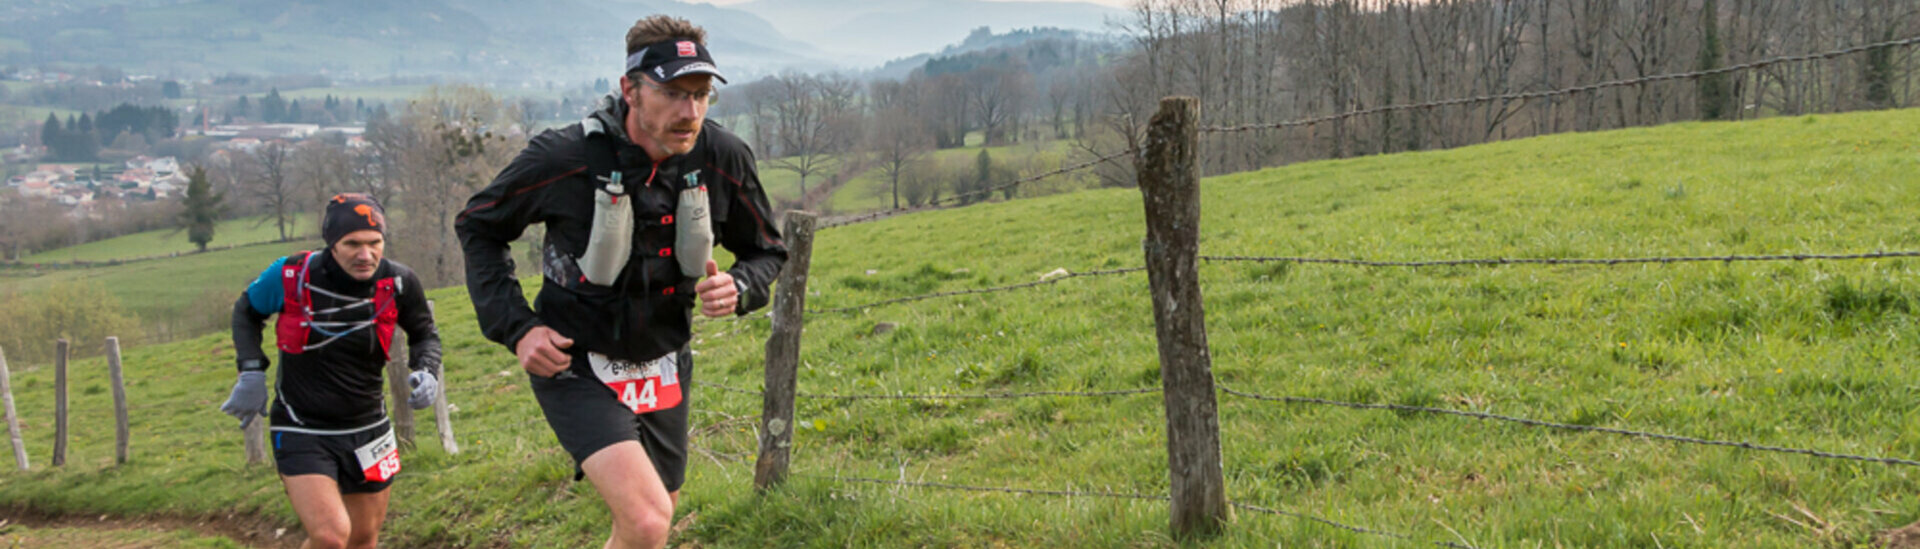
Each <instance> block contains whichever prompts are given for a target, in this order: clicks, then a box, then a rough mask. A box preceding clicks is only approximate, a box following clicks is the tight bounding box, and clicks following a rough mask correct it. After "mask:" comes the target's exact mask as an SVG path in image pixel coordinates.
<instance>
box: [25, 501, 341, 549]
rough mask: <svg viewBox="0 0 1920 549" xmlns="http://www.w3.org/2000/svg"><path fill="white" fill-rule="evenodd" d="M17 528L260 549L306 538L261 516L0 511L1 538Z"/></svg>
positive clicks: (280, 548)
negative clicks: (166, 537) (182, 535)
mask: <svg viewBox="0 0 1920 549" xmlns="http://www.w3.org/2000/svg"><path fill="white" fill-rule="evenodd" d="M13 525H19V526H25V527H28V528H33V529H37V530H43V529H55V528H71V529H77V530H93V531H115V530H135V531H148V532H169V531H187V532H194V533H197V534H199V535H202V536H209V537H223V538H226V539H229V540H233V541H234V542H235V543H238V544H240V545H242V546H246V547H253V548H256V549H294V548H297V547H299V546H300V541H301V540H302V539H304V538H305V536H304V535H303V534H302V533H301V532H300V529H299V528H297V527H282V526H280V525H278V524H275V523H272V522H270V521H267V520H263V519H260V518H257V517H250V516H244V515H238V514H229V515H209V516H202V517H180V516H142V517H120V516H112V515H85V516H83V515H60V514H52V513H44V512H40V511H36V510H32V509H26V508H21V507H6V508H0V539H8V538H10V537H12V536H9V535H8V534H7V530H8V528H7V527H8V526H13ZM22 537H32V536H22ZM9 541H12V540H9ZM44 541H47V542H49V543H59V542H60V541H61V540H60V539H47V540H44ZM68 541H72V540H68ZM35 543H37V542H35ZM38 546H39V545H22V547H38ZM46 547H52V545H47V546H46ZM109 547H125V548H129V549H131V548H136V547H149V545H143V544H140V543H137V542H129V543H128V544H125V545H111V546H109Z"/></svg>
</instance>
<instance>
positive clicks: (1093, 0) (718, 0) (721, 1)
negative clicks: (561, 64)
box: [685, 0, 1133, 8]
mask: <svg viewBox="0 0 1920 549" xmlns="http://www.w3.org/2000/svg"><path fill="white" fill-rule="evenodd" d="M685 1H688V2H696V3H705V4H717V5H721V6H725V5H729V4H738V3H741V2H747V1H749V0H685ZM987 1H989V2H1084V3H1088V4H1102V5H1107V6H1113V7H1116V8H1125V7H1127V5H1128V4H1131V3H1133V0H987Z"/></svg>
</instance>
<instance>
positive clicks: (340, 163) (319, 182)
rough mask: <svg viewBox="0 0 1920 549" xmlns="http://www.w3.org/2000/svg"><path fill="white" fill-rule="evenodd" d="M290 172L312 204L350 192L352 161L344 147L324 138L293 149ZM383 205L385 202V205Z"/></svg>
mask: <svg viewBox="0 0 1920 549" xmlns="http://www.w3.org/2000/svg"><path fill="white" fill-rule="evenodd" d="M290 164H291V165H290V166H289V171H290V172H291V175H292V176H293V178H294V180H296V181H298V186H300V187H304V188H305V189H306V190H307V192H308V193H309V194H310V195H311V196H312V197H313V201H312V202H309V204H320V203H323V202H326V200H327V198H329V197H331V196H333V195H334V193H336V192H339V191H342V190H348V180H349V177H350V174H351V173H352V172H353V169H354V166H353V158H352V157H351V156H349V155H348V154H347V150H346V147H345V146H344V145H342V144H338V143H332V142H329V141H327V140H324V139H309V140H306V141H302V142H300V144H299V145H297V146H295V147H294V150H293V158H292V160H291V162H290ZM383 204H384V202H383Z"/></svg>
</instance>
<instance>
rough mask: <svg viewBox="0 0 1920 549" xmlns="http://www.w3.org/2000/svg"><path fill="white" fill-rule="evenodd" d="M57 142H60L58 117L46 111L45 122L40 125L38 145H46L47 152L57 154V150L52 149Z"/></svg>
mask: <svg viewBox="0 0 1920 549" xmlns="http://www.w3.org/2000/svg"><path fill="white" fill-rule="evenodd" d="M58 143H60V117H58V116H54V115H53V113H47V123H45V124H41V125H40V145H41V146H43V147H46V148H47V151H48V152H53V153H54V154H56V155H58V154H59V152H58V151H56V150H55V149H54V147H56V146H57V144H58Z"/></svg>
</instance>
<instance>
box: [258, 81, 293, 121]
mask: <svg viewBox="0 0 1920 549" xmlns="http://www.w3.org/2000/svg"><path fill="white" fill-rule="evenodd" d="M260 119H261V120H265V121H267V123H269V124H272V123H276V122H286V121H287V100H286V99H282V98H281V97H280V88H272V89H269V90H267V96H266V97H263V98H260Z"/></svg>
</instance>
